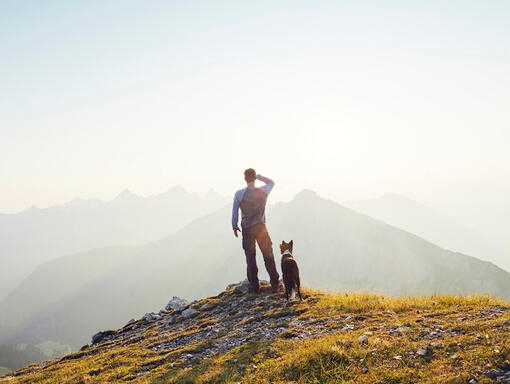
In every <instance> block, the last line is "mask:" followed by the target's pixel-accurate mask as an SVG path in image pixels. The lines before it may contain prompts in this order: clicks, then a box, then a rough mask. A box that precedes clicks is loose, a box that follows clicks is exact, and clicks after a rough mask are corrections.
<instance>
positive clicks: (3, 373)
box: [0, 367, 11, 377]
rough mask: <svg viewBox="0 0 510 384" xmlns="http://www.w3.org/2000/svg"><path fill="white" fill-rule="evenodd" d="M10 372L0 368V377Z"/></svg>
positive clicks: (7, 369)
mask: <svg viewBox="0 0 510 384" xmlns="http://www.w3.org/2000/svg"><path fill="white" fill-rule="evenodd" d="M10 371H11V370H10V369H9V368H5V367H0V377H2V376H3V375H5V374H7V373H9V372H10Z"/></svg>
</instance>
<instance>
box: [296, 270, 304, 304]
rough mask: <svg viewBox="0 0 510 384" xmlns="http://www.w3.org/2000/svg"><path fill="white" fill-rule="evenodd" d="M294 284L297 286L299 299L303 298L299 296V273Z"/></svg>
mask: <svg viewBox="0 0 510 384" xmlns="http://www.w3.org/2000/svg"><path fill="white" fill-rule="evenodd" d="M296 286H297V292H298V296H299V300H303V298H302V297H301V289H300V287H301V282H300V281H299V274H298V276H297V278H296Z"/></svg>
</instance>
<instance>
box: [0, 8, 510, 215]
mask: <svg viewBox="0 0 510 384" xmlns="http://www.w3.org/2000/svg"><path fill="white" fill-rule="evenodd" d="M509 18H510V2H508V1H486V2H480V1H448V2H444V1H426V2H424V1H420V2H418V1H414V2H413V1H384V2H381V1H314V2H308V1H257V2H253V1H250V2H248V1H215V2H212V1H192V2H177V1H156V0H144V1H130V0H126V1H111V0H100V1H96V0H90V1H86V2H77V1H55V0H47V1H44V2H43V1H36V0H25V1H19V0H0V89H1V92H0V159H1V161H0V212H2V213H15V212H19V211H22V210H24V209H27V208H29V207H30V206H32V205H35V206H37V207H41V208H44V207H48V206H51V205H55V204H60V203H63V202H65V201H69V200H72V199H73V198H75V197H78V196H79V197H81V198H92V197H96V198H101V199H104V200H109V199H113V198H114V197H115V196H116V195H117V194H119V193H120V192H121V191H122V190H124V189H126V188H128V189H130V190H131V191H132V192H133V193H136V194H139V195H143V196H146V195H151V194H157V193H161V192H164V191H166V190H167V189H169V188H170V187H172V186H174V185H182V186H184V187H185V188H186V189H187V190H189V191H194V192H198V193H205V192H207V191H208V190H210V189H214V190H216V191H218V192H220V193H222V194H224V195H227V196H228V195H232V196H233V194H234V192H235V190H237V189H239V188H241V187H243V184H244V182H243V175H242V173H243V171H244V169H245V168H248V167H253V168H255V169H256V170H257V171H258V172H259V173H261V174H263V175H265V176H268V177H271V178H273V179H274V180H275V182H276V187H275V189H274V192H273V194H272V200H273V201H282V200H283V201H286V200H290V199H292V197H293V196H294V195H295V194H296V193H298V192H299V191H301V190H302V189H305V188H308V189H312V190H315V191H316V192H318V193H319V194H321V195H322V196H325V197H328V198H332V199H335V200H337V201H342V200H355V199H365V198H373V197H377V196H378V195H380V194H382V193H384V192H393V193H400V194H403V195H405V196H408V197H410V198H414V199H416V200H418V201H421V202H423V203H425V204H429V205H432V206H434V207H435V208H438V209H441V210H443V211H445V212H446V213H450V214H452V215H461V214H464V215H470V214H472V213H473V212H475V211H476V212H481V211H483V210H485V209H489V208H490V209H493V210H497V209H499V207H502V206H506V207H509V206H510V201H509V198H508V196H510V151H509V148H510V114H509V111H510V110H509V108H508V100H510V51H509V48H510V23H508V20H509ZM509 212H510V210H509Z"/></svg>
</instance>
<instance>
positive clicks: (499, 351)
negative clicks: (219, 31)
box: [0, 290, 510, 384]
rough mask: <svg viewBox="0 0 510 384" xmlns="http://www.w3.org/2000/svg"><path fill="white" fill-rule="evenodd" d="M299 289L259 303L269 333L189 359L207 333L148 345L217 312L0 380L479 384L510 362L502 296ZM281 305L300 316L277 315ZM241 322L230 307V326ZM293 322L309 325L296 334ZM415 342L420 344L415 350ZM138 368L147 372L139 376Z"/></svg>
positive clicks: (509, 315)
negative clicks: (294, 296) (172, 344)
mask: <svg viewBox="0 0 510 384" xmlns="http://www.w3.org/2000/svg"><path fill="white" fill-rule="evenodd" d="M305 295H306V299H305V300H303V301H302V302H296V303H294V304H292V305H289V306H286V307H282V308H276V309H275V308H273V309H270V310H267V311H265V312H263V315H264V316H265V317H266V318H269V319H273V318H274V322H275V324H278V326H281V327H284V328H285V331H284V332H281V333H280V334H279V335H278V336H277V337H275V338H274V339H271V340H261V341H252V342H247V343H244V344H243V345H241V346H240V347H236V348H233V349H231V350H229V351H228V352H226V353H224V354H212V355H207V356H205V355H204V356H200V353H198V354H197V355H198V356H200V357H198V358H196V359H194V360H193V362H192V363H191V364H190V362H189V361H187V360H186V359H185V358H182V354H183V353H189V352H190V351H192V352H195V353H196V352H200V351H203V350H204V349H205V346H207V344H208V343H211V342H212V341H211V340H200V341H198V342H196V343H192V344H189V345H185V346H182V347H180V348H177V349H174V350H170V351H169V350H166V351H152V350H151V349H149V348H148V347H149V346H151V345H154V344H155V343H158V342H161V341H162V340H164V341H165V340H169V339H172V338H175V337H180V336H182V335H184V334H188V335H189V334H193V333H194V332H196V330H197V329H200V328H201V327H204V326H207V325H210V324H214V323H215V322H217V321H221V319H218V318H210V319H207V318H200V319H197V320H196V323H195V326H194V328H191V329H190V328H188V329H184V330H182V331H181V333H174V334H171V335H168V334H166V333H165V332H164V331H163V330H162V329H159V328H157V327H150V328H148V330H147V331H146V333H145V335H144V338H143V340H140V341H138V342H136V343H133V344H130V345H128V346H122V345H117V344H115V343H110V344H108V343H106V344H105V345H101V346H97V347H92V348H91V349H89V350H87V351H85V352H83V353H81V352H78V353H76V354H75V355H74V356H73V355H71V356H68V357H67V358H66V359H64V360H62V361H53V362H51V363H49V364H48V363H44V364H36V365H33V366H30V367H27V368H25V369H24V370H22V371H21V372H19V373H20V375H19V376H15V377H8V378H3V379H0V383H41V384H43V383H44V384H46V383H48V384H49V383H52V384H53V383H91V384H92V383H107V382H110V383H115V382H124V381H130V382H133V383H235V382H242V383H359V384H364V383H367V384H368V383H371V384H373V383H388V384H389V383H467V382H468V381H469V380H471V379H476V380H477V381H478V383H489V382H492V381H491V380H490V379H489V378H487V377H485V373H486V372H487V371H489V370H491V369H494V368H496V367H503V368H505V367H506V368H508V369H510V337H509V336H510V326H509V324H510V310H509V309H510V307H509V304H508V303H507V302H505V301H503V300H500V299H497V298H494V297H490V296H476V295H475V296H465V297H460V296H432V297H408V298H395V297H388V296H380V295H370V294H354V293H349V294H344V293H341V294H329V293H323V292H319V291H312V290H308V291H306V292H305ZM237 298H238V296H235V295H223V296H221V299H218V298H210V299H204V300H202V302H201V303H200V304H201V305H203V304H205V303H207V302H210V307H211V306H215V305H219V304H220V301H222V300H223V301H225V300H237ZM261 311H262V309H261ZM282 313H284V314H291V315H293V318H294V319H296V320H299V321H300V322H296V323H295V324H294V323H293V322H290V323H289V324H286V323H281V322H280V323H278V322H279V320H278V317H279V316H280V315H281V314H282ZM241 315H242V314H241ZM245 322H246V319H245V318H243V317H242V316H239V314H238V315H237V316H236V324H237V325H236V326H242V325H243V324H244V323H245ZM303 323H305V324H307V326H308V327H310V328H308V329H316V330H317V334H311V335H307V336H306V337H301V335H300V332H302V329H301V328H300V324H303ZM399 327H403V328H400V329H399ZM319 330H320V331H319ZM361 336H366V339H365V338H361V339H360V337H361ZM427 348H428V350H427ZM419 349H423V350H427V351H428V352H427V354H426V355H425V356H420V355H419V354H418V353H417V352H418V350H419ZM73 357H74V358H73ZM144 371H145V372H147V374H144V375H140V373H141V372H144Z"/></svg>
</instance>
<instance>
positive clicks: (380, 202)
mask: <svg viewBox="0 0 510 384" xmlns="http://www.w3.org/2000/svg"><path fill="white" fill-rule="evenodd" d="M343 204H344V205H345V206H347V207H349V208H351V209H353V210H355V211H356V212H360V213H363V214H366V215H368V216H371V217H373V218H375V219H378V220H382V221H384V222H385V223H388V224H390V225H393V226H395V227H398V228H401V229H403V230H405V231H409V232H411V233H414V234H415V235H418V236H420V237H423V238H424V239H426V240H429V241H431V242H432V243H434V244H436V245H439V246H440V247H443V248H446V249H450V250H452V251H458V252H461V253H464V254H468V255H472V256H475V257H477V258H480V259H483V260H488V261H492V262H494V263H496V264H497V265H498V266H500V267H502V268H503V269H505V270H507V271H510V251H509V250H508V249H505V247H504V246H503V245H500V244H497V243H495V241H494V240H492V239H491V238H490V237H488V236H485V235H483V234H481V233H480V232H478V231H476V230H473V229H470V228H468V227H466V226H464V225H463V224H461V223H459V222H457V221H455V220H452V219H450V218H449V217H447V216H446V215H444V214H442V213H441V212H439V211H437V210H435V209H433V208H430V207H427V206H425V205H423V204H421V203H418V202H416V201H413V200H410V199H408V198H406V197H404V196H400V195H397V194H393V193H386V194H384V195H383V196H381V197H379V198H376V199H371V200H361V201H347V202H344V203H343Z"/></svg>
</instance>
